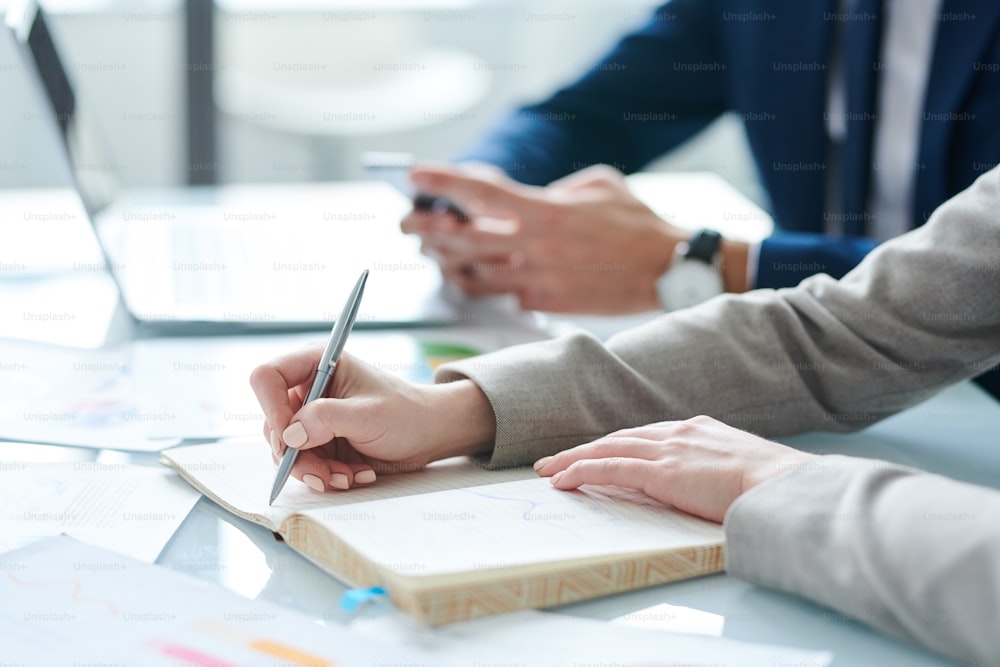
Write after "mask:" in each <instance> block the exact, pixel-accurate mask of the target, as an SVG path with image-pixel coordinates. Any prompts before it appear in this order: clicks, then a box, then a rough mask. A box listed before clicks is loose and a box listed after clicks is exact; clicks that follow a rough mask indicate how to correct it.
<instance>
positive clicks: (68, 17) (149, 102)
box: [0, 0, 757, 198]
mask: <svg viewBox="0 0 1000 667" xmlns="http://www.w3.org/2000/svg"><path fill="white" fill-rule="evenodd" d="M657 4H659V3H656V2H652V1H650V0H614V1H612V0H607V1H600V0H531V1H529V0H354V1H348V0H218V1H217V2H215V3H214V4H212V3H208V2H205V0H104V1H102V0H48V1H46V0H42V5H43V7H45V9H46V10H48V12H49V13H50V14H51V15H52V23H53V25H54V30H55V32H56V38H57V39H58V40H59V43H60V44H61V46H62V48H63V50H64V52H65V54H66V57H67V59H68V60H69V62H70V63H71V64H70V76H71V77H72V78H73V80H74V81H75V83H76V85H77V88H78V90H79V91H82V94H83V95H85V96H86V97H87V98H88V100H89V103H90V105H91V106H92V107H93V108H94V109H95V110H96V112H97V115H98V119H99V122H100V124H101V126H102V129H103V131H104V134H105V135H106V138H107V140H108V142H109V143H110V145H111V148H112V151H113V155H114V162H115V165H114V166H115V167H116V169H117V171H119V173H121V175H122V177H123V180H124V181H125V184H126V185H128V186H131V187H159V186H173V185H180V184H184V183H186V182H189V180H190V173H191V171H192V169H193V170H195V171H200V172H204V173H203V174H202V175H207V176H208V178H206V179H204V180H207V181H213V182H218V183H227V182H272V181H308V180H326V179H342V178H361V177H363V174H362V172H361V171H360V169H359V168H358V166H357V164H356V163H357V155H358V154H359V153H360V152H361V151H364V150H395V151H406V152H410V153H414V154H415V155H418V156H420V157H423V158H433V159H448V158H449V157H451V156H454V155H455V154H456V153H458V152H460V151H461V150H462V149H463V147H465V146H466V145H468V144H469V143H470V142H471V141H472V140H473V139H474V138H475V137H476V136H477V135H478V134H480V133H482V132H483V131H485V130H486V129H487V128H488V127H489V126H490V125H491V124H492V123H493V122H495V121H496V119H497V118H498V117H499V116H500V115H501V114H503V113H504V112H505V111H507V110H509V109H511V108H512V107H514V106H515V105H517V104H519V103H524V102H528V101H532V100H534V99H537V98H538V97H539V96H541V95H544V94H545V93H546V92H548V91H551V90H553V89H555V87H557V86H559V85H560V84H563V83H567V82H569V81H571V80H572V79H573V78H574V77H575V76H577V75H578V74H579V73H581V72H582V71H583V70H584V69H585V68H586V67H588V66H589V65H590V64H591V63H592V62H593V60H594V59H595V58H597V57H598V56H600V55H601V54H602V53H603V52H604V51H605V50H606V49H607V48H609V47H610V46H611V45H612V44H613V43H614V41H615V40H616V38H617V37H618V36H619V35H621V34H622V33H623V32H624V31H626V30H627V29H629V28H631V27H635V26H638V25H641V24H642V23H643V21H644V20H645V19H646V17H647V16H648V15H649V14H650V13H651V12H652V11H654V9H655V7H656V5H657ZM0 7H4V8H5V2H3V0H0ZM190 12H194V13H193V14H192V13H190ZM206 12H210V14H208V15H209V16H211V18H212V21H211V23H210V24H209V23H206V22H203V21H202V19H199V18H198V17H204V16H206ZM189 16H194V17H195V20H196V23H195V24H194V28H191V29H189V26H190V25H191V23H190V21H189V20H188V17H189ZM206 26H207V27H210V28H211V30H210V31H208V32H206V31H205V30H203V28H205V27H206ZM192 39H193V40H195V42H196V43H195V44H194V47H195V53H197V49H198V47H199V44H198V42H199V41H202V42H205V43H206V44H209V45H211V47H212V49H211V51H210V52H209V55H208V56H207V57H196V58H195V61H193V62H192V60H191V56H190V51H189V41H188V40H192ZM202 46H205V44H202ZM665 66H666V65H665ZM206 72H208V73H210V75H211V79H212V87H211V95H202V96H201V98H200V99H195V100H194V105H195V106H194V107H193V108H195V109H196V110H201V111H200V113H203V114H204V113H207V114H210V115H211V117H212V119H213V120H214V123H212V124H209V126H210V127H211V130H212V134H213V135H214V149H215V150H214V153H211V152H210V153H207V154H210V155H212V158H211V159H210V160H207V161H205V162H203V163H195V164H194V165H191V164H190V160H189V159H188V154H189V153H188V150H189V147H188V142H189V140H190V136H189V133H188V122H187V118H188V113H189V106H188V104H189V96H188V84H189V81H190V80H191V77H192V75H194V76H195V77H197V76H198V75H204V74H205V73H206ZM27 81H28V79H27V77H26V76H25V74H24V72H23V71H22V69H21V65H20V63H19V62H18V60H17V57H16V54H15V52H14V51H13V47H12V45H11V44H10V43H9V40H8V39H6V38H5V39H4V40H3V43H2V44H0V89H2V90H3V94H2V99H4V100H5V103H4V104H2V105H0V147H2V149H0V187H37V186H54V185H63V184H65V183H66V177H65V175H64V174H63V173H62V172H61V170H60V168H59V167H58V164H59V163H58V160H57V159H56V156H57V153H56V150H57V147H56V145H55V143H54V141H52V139H51V138H50V137H48V136H47V133H46V132H45V130H44V124H43V123H42V122H41V121H40V120H39V118H38V114H39V113H41V111H42V109H40V107H39V101H38V100H37V99H36V97H35V96H34V95H30V94H29V89H28V84H27ZM195 143H196V146H195V149H196V151H197V149H198V148H199V146H198V145H197V143H198V142H197V140H196V142H195ZM201 148H205V147H204V146H202V147H201ZM196 154H197V152H196ZM651 168H653V169H685V170H691V169H695V170H710V171H715V172H718V173H720V174H721V175H722V176H723V177H725V178H726V179H727V180H729V181H730V182H731V183H733V184H734V185H735V186H737V187H738V188H740V189H741V190H743V191H744V192H746V193H748V194H749V195H750V196H751V197H754V198H757V196H756V195H757V191H756V187H757V186H756V177H755V174H754V171H753V168H752V165H751V164H750V161H749V158H748V153H747V149H746V145H745V141H744V138H743V132H742V129H741V127H740V124H739V122H738V121H737V120H736V119H735V118H733V117H724V118H723V119H721V120H720V121H719V122H717V123H715V124H714V125H713V126H712V127H711V128H710V130H709V131H708V132H706V133H704V134H703V135H702V136H700V137H699V138H698V139H697V140H695V141H693V142H691V143H690V144H689V145H688V146H685V147H683V148H682V149H681V150H680V151H676V152H675V153H674V154H672V155H671V156H670V157H669V158H668V159H665V160H661V161H660V162H658V163H657V164H656V165H653V166H652V167H651Z"/></svg>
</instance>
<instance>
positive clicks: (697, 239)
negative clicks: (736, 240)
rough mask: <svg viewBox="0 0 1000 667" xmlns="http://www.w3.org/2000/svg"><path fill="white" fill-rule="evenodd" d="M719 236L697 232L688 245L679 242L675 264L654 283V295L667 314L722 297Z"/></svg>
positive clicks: (710, 231)
mask: <svg viewBox="0 0 1000 667" xmlns="http://www.w3.org/2000/svg"><path fill="white" fill-rule="evenodd" d="M721 245H722V235H721V234H719V232H717V231H714V230H712V229H700V230H698V231H697V232H695V234H694V236H692V237H691V239H690V240H689V241H688V242H687V243H683V242H682V243H678V244H677V248H676V249H675V250H674V261H672V262H671V263H670V267H669V268H667V270H666V271H665V272H664V274H663V275H662V276H660V277H659V278H658V279H657V281H656V293H657V296H659V298H660V303H661V304H662V305H663V308H664V309H665V310H667V311H672V310H680V309H681V308H688V307H690V306H694V305H696V304H699V303H701V302H702V301H708V300H709V299H711V298H712V297H713V296H717V295H719V294H722V293H723V292H724V291H725V288H724V286H723V283H722V260H721V254H720V252H719V248H720V246H721Z"/></svg>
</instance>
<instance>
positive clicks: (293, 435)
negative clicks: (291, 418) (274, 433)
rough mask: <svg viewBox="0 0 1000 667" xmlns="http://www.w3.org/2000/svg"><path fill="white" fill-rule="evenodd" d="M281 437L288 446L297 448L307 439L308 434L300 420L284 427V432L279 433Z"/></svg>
mask: <svg viewBox="0 0 1000 667" xmlns="http://www.w3.org/2000/svg"><path fill="white" fill-rule="evenodd" d="M281 439H282V440H284V441H285V444H286V445H288V446H289V447H294V448H295V449H298V448H299V447H301V446H302V445H304V444H306V441H307V440H309V434H308V433H306V428H305V427H304V426H303V425H302V422H295V423H294V424H292V425H291V426H289V427H288V428H286V429H285V432H284V433H282V434H281Z"/></svg>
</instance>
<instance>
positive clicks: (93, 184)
mask: <svg viewBox="0 0 1000 667" xmlns="http://www.w3.org/2000/svg"><path fill="white" fill-rule="evenodd" d="M7 25H8V27H10V28H11V29H12V30H13V32H14V36H15V39H16V41H17V43H18V46H19V48H20V49H21V50H22V52H23V53H24V55H25V56H26V58H25V60H27V61H30V62H31V63H32V64H33V65H34V69H35V73H36V74H37V79H38V81H39V82H40V83H41V88H42V91H43V93H44V97H45V98H46V99H47V100H48V102H49V106H50V112H51V120H52V121H53V126H54V127H56V128H58V131H59V138H60V140H61V144H62V146H63V148H64V150H65V152H66V157H67V158H68V160H69V167H70V171H71V172H72V177H73V180H74V182H75V184H76V189H77V191H78V192H79V194H80V198H81V199H82V200H83V205H84V207H85V208H86V209H87V213H88V214H90V216H91V218H92V219H93V217H94V216H95V215H96V214H97V213H98V212H100V211H101V210H103V209H104V208H105V207H106V206H108V204H110V203H111V201H112V200H113V199H114V197H115V196H116V195H117V193H118V183H117V178H116V176H115V169H114V167H115V165H114V163H113V161H112V160H111V159H110V158H109V154H108V151H107V150H106V144H105V143H104V142H103V137H102V136H101V134H100V132H99V131H98V129H97V125H96V123H95V122H94V116H93V114H92V112H91V111H90V110H89V109H88V108H87V107H86V105H85V104H82V103H81V101H80V100H79V99H78V98H77V96H76V94H75V93H74V91H73V85H72V83H71V82H70V80H69V76H68V75H67V74H66V68H65V66H64V65H63V62H62V60H61V59H60V57H59V52H58V51H57V49H56V45H55V41H54V40H53V38H52V33H51V31H50V30H49V25H48V21H47V19H46V16H45V13H44V12H43V11H42V9H41V7H39V6H38V4H37V3H36V2H24V3H16V2H15V3H13V4H12V5H11V7H10V8H9V10H8V14H7Z"/></svg>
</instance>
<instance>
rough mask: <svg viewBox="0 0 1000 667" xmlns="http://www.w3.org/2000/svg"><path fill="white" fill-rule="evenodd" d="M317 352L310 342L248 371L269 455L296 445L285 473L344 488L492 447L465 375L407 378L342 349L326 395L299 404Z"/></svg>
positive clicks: (489, 415) (489, 424)
mask: <svg viewBox="0 0 1000 667" xmlns="http://www.w3.org/2000/svg"><path fill="white" fill-rule="evenodd" d="M322 352H323V344H322V343H319V344H316V345H311V346H308V347H305V348H303V349H301V350H299V351H296V352H293V353H291V354H288V355H285V356H283V357H279V358H278V359H275V360H274V361H271V362H269V363H266V364H262V365H261V366H258V367H257V368H255V369H254V371H253V373H252V374H251V376H250V385H251V386H252V387H253V390H254V393H256V394H257V400H258V401H259V402H260V405H261V407H262V408H263V410H264V415H265V417H266V421H265V422H264V438H265V439H266V440H267V441H268V442H269V443H270V445H271V454H272V457H273V458H274V462H275V463H276V464H277V462H278V460H279V459H280V457H281V455H282V454H283V453H284V451H285V447H286V446H287V447H294V448H296V449H299V450H301V454H300V455H299V457H298V459H297V460H296V461H295V466H294V467H293V468H292V475H293V476H294V477H295V478H296V479H299V480H301V481H302V482H304V483H305V484H307V485H308V486H309V487H310V488H312V489H315V490H317V491H323V490H326V489H331V488H333V489H348V488H351V487H353V486H357V485H359V484H370V483H372V482H374V481H375V477H376V474H377V473H391V472H407V471H415V470H419V469H421V468H423V467H424V466H425V465H426V464H427V463H429V462H431V461H435V460H438V459H442V458H447V457H449V456H459V455H464V454H475V453H479V452H482V451H489V449H490V447H492V443H493V436H494V430H495V428H496V423H495V417H494V416H493V408H492V407H491V406H490V404H489V401H488V400H487V399H486V396H484V395H483V393H482V392H481V391H480V390H479V388H478V387H477V386H476V385H474V384H473V383H472V382H471V381H469V380H464V381H460V382H453V383H450V384H441V385H433V386H423V385H412V384H409V383H408V382H404V381H403V380H401V379H399V378H396V377H394V376H392V375H388V374H387V373H383V372H381V371H378V370H376V369H374V368H371V367H370V366H367V365H365V364H364V363H362V362H361V361H359V360H357V359H355V358H353V357H351V356H350V355H348V354H344V355H343V356H342V357H341V358H340V361H339V362H338V363H337V370H336V373H335V374H334V376H333V383H332V387H331V390H330V392H329V394H330V397H328V398H319V399H317V400H315V401H313V402H312V403H309V404H308V405H305V406H303V405H302V400H303V399H304V397H305V396H306V395H307V394H308V393H309V388H310V385H311V384H312V380H313V375H314V374H315V371H316V366H317V364H318V363H319V358H320V355H321V354H322Z"/></svg>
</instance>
